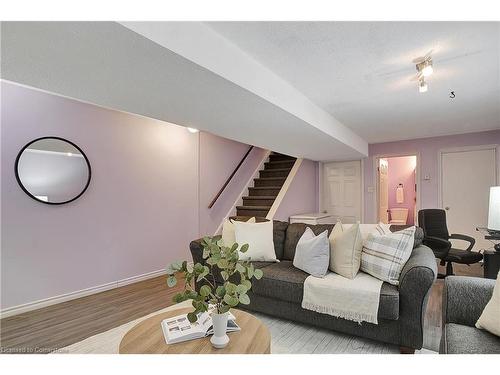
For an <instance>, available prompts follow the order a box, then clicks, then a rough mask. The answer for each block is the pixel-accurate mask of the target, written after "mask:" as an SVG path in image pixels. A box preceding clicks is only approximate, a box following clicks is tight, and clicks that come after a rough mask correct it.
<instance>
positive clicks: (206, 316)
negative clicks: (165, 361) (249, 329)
mask: <svg viewBox="0 0 500 375" xmlns="http://www.w3.org/2000/svg"><path fill="white" fill-rule="evenodd" d="M212 310H213V309H209V311H208V312H203V313H198V315H197V317H198V320H197V321H196V322H194V323H191V322H189V320H188V318H187V314H182V315H178V316H174V317H172V318H168V319H164V320H163V321H162V322H161V328H162V330H163V335H164V336H165V341H166V342H167V344H176V343H178V342H183V341H188V340H194V339H200V338H202V337H206V336H210V335H212V334H213V333H214V332H213V325H212V317H211V316H210V314H211V312H212ZM235 320H236V317H235V316H234V315H233V314H231V313H229V315H228V318H227V330H226V332H234V331H239V330H240V329H241V328H240V327H239V326H238V325H237V324H236V322H235Z"/></svg>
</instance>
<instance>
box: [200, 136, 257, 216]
mask: <svg viewBox="0 0 500 375" xmlns="http://www.w3.org/2000/svg"><path fill="white" fill-rule="evenodd" d="M252 149H253V146H250V148H249V149H248V151H247V152H246V154H245V155H244V156H243V158H242V159H241V160H240V162H239V163H238V165H237V166H236V168H234V171H233V173H231V175H230V176H229V177H228V179H227V180H226V182H225V183H224V185H222V187H221V188H220V190H219V192H218V193H217V195H216V196H215V197H214V199H212V202H210V204H209V205H208V208H212V207H213V205H214V204H215V202H217V199H219V197H220V196H221V194H222V192H223V191H224V189H226V186H227V185H229V183H230V182H231V180H232V179H233V177H234V175H235V174H236V172H238V169H240V167H241V165H242V164H243V162H244V161H245V160H246V158H247V157H248V155H249V154H250V151H252Z"/></svg>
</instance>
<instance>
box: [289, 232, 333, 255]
mask: <svg viewBox="0 0 500 375" xmlns="http://www.w3.org/2000/svg"><path fill="white" fill-rule="evenodd" d="M333 226H334V224H317V225H310V224H303V223H293V224H288V227H287V228H286V237H285V247H284V249H283V258H282V259H284V260H293V258H294V257H295V249H296V248H297V243H298V242H299V239H300V237H302V235H303V234H304V232H305V231H306V228H307V227H309V228H311V230H312V231H313V233H314V235H316V236H317V235H318V234H320V233H321V232H324V231H325V230H327V231H328V236H329V235H330V233H332V229H333Z"/></svg>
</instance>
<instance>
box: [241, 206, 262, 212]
mask: <svg viewBox="0 0 500 375" xmlns="http://www.w3.org/2000/svg"><path fill="white" fill-rule="evenodd" d="M236 208H237V209H240V210H248V211H268V210H270V209H271V206H236Z"/></svg>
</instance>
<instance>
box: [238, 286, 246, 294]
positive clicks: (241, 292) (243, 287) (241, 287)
mask: <svg viewBox="0 0 500 375" xmlns="http://www.w3.org/2000/svg"><path fill="white" fill-rule="evenodd" d="M247 290H248V289H247V287H246V285H244V284H240V285H238V286H237V287H236V292H237V293H238V294H244V293H246V292H247Z"/></svg>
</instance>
